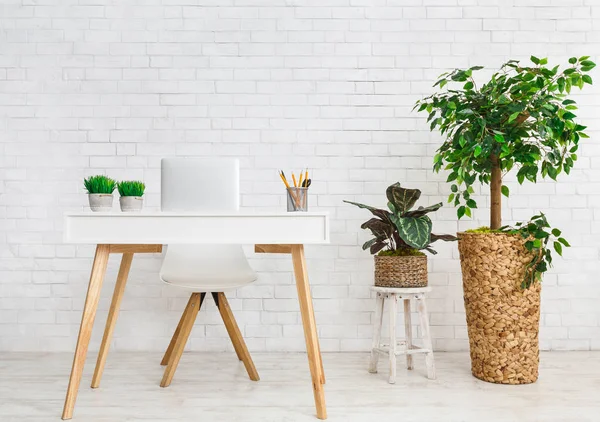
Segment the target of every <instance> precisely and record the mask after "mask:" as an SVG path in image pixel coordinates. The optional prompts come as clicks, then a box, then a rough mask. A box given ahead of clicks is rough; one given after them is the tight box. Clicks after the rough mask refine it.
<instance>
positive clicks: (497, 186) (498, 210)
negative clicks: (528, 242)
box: [490, 154, 502, 230]
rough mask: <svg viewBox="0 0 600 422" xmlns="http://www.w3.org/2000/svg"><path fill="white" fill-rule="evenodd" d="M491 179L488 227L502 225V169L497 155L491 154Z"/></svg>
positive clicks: (495, 227) (494, 227) (494, 228)
mask: <svg viewBox="0 0 600 422" xmlns="http://www.w3.org/2000/svg"><path fill="white" fill-rule="evenodd" d="M491 159H492V180H491V182H490V195H491V207H490V229H492V230H496V229H499V228H500V227H502V171H501V170H500V162H499V161H498V156H497V155H495V154H492V156H491Z"/></svg>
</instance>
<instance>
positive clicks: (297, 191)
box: [287, 188, 308, 212]
mask: <svg viewBox="0 0 600 422" xmlns="http://www.w3.org/2000/svg"><path fill="white" fill-rule="evenodd" d="M287 210H288V212H295V211H307V210H308V188H288V189H287Z"/></svg>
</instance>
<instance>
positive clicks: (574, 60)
mask: <svg viewBox="0 0 600 422" xmlns="http://www.w3.org/2000/svg"><path fill="white" fill-rule="evenodd" d="M569 63H571V64H575V63H577V57H571V58H570V59H569Z"/></svg>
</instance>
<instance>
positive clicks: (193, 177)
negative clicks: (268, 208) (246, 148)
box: [160, 158, 240, 212]
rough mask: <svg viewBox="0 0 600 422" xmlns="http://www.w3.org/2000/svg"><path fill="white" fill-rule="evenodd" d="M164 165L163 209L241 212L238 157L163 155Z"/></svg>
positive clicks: (162, 165)
mask: <svg viewBox="0 0 600 422" xmlns="http://www.w3.org/2000/svg"><path fill="white" fill-rule="evenodd" d="M160 164H161V168H160V184H161V196H160V199H161V201H160V205H161V209H162V210H163V211H207V212H210V211H238V210H239V207H240V204H239V197H240V165H239V161H238V160H237V159H227V158H225V159H223V158H163V159H162V160H161V163H160Z"/></svg>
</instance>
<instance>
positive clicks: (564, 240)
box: [558, 237, 571, 248]
mask: <svg viewBox="0 0 600 422" xmlns="http://www.w3.org/2000/svg"><path fill="white" fill-rule="evenodd" d="M558 241H559V242H560V243H562V244H563V245H565V246H566V247H567V248H570V247H571V245H570V244H569V242H567V239H565V238H564V237H559V238H558Z"/></svg>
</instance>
